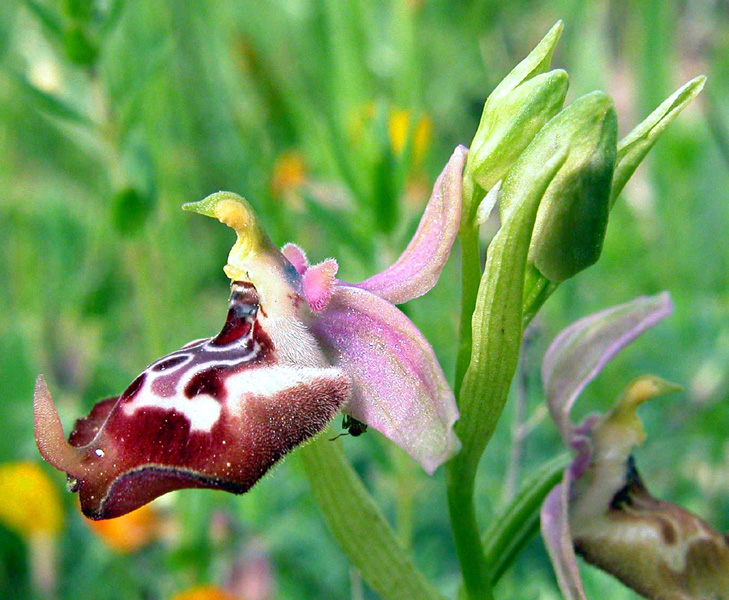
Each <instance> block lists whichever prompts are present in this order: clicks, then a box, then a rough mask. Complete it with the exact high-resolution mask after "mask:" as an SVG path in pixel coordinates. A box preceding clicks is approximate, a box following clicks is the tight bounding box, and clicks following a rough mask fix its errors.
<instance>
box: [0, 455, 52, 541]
mask: <svg viewBox="0 0 729 600" xmlns="http://www.w3.org/2000/svg"><path fill="white" fill-rule="evenodd" d="M0 522H2V523H4V524H5V525H7V526H8V527H9V528H10V529H12V530H14V531H16V532H17V533H19V534H20V535H21V536H23V537H26V538H32V537H35V536H53V535H55V534H57V533H58V532H59V531H60V529H61V525H62V524H63V512H62V508H61V501H60V498H59V494H58V490H57V489H56V487H55V486H54V484H53V482H52V481H51V480H50V478H49V477H48V475H46V473H45V472H44V471H43V469H42V468H41V467H40V466H39V465H37V464H36V463H33V462H16V463H6V464H4V465H0Z"/></svg>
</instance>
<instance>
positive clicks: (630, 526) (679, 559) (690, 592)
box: [570, 457, 729, 600]
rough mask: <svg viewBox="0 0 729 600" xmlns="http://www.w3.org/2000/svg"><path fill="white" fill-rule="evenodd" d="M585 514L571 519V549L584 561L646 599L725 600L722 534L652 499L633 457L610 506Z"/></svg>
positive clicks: (728, 571)
mask: <svg viewBox="0 0 729 600" xmlns="http://www.w3.org/2000/svg"><path fill="white" fill-rule="evenodd" d="M578 493H579V492H578ZM578 501H579V500H578ZM589 512H590V517H589V519H588V520H585V519H580V520H579V521H577V520H575V519H571V521H570V527H571V531H572V535H573V537H574V544H575V550H576V551H577V553H578V554H580V555H581V556H582V557H583V558H584V559H585V560H586V561H587V562H589V563H592V564H593V565H595V566H597V567H599V568H601V569H603V570H604V571H607V572H608V573H610V574H612V575H614V576H615V577H617V578H618V579H620V580H621V581H622V582H623V583H624V584H625V585H627V586H628V587H630V588H631V589H633V590H635V591H636V592H638V593H639V594H641V595H643V596H645V597H646V598H652V599H656V600H688V599H691V600H727V599H729V541H728V540H727V536H725V535H721V534H719V533H718V532H717V531H716V530H714V529H713V528H712V527H711V525H709V524H708V523H706V522H705V521H704V520H703V519H700V518H699V517H697V516H696V515H694V514H693V513H690V512H689V511H687V510H686V509H684V508H682V507H680V506H677V505H675V504H672V503H670V502H665V501H663V500H659V499H657V498H654V497H653V496H652V495H651V494H650V492H649V491H648V490H647V489H646V487H645V485H644V484H643V481H642V479H641V477H640V475H639V474H638V472H637V470H636V469H635V466H634V461H633V459H632V457H631V458H630V459H629V460H628V462H627V463H626V469H625V485H624V486H623V487H622V488H621V489H620V490H618V491H617V492H616V494H615V495H614V496H613V500H612V502H611V503H610V505H609V506H593V507H592V509H591V510H590V511H589Z"/></svg>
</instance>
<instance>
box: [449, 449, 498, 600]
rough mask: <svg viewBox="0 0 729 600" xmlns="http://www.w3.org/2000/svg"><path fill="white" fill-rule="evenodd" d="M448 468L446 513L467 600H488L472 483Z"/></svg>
mask: <svg viewBox="0 0 729 600" xmlns="http://www.w3.org/2000/svg"><path fill="white" fill-rule="evenodd" d="M452 464H453V462H451V463H449V464H448V465H447V470H446V485H447V490H448V511H449V513H450V518H451V530H452V532H453V539H454V542H455V545H456V554H457V555H458V561H459V563H460V565H461V574H462V575H463V583H464V585H465V587H466V591H467V592H468V594H467V597H468V598H469V600H479V599H480V600H491V599H492V598H493V593H492V591H491V583H490V581H491V578H490V576H489V573H488V569H487V565H486V561H485V560H484V553H483V546H482V545H481V538H480V536H479V533H478V532H479V528H478V520H477V519H476V507H475V506H474V503H473V491H474V479H473V478H472V477H470V476H469V474H468V473H466V472H464V470H463V469H456V468H453V467H452V466H451V465H452Z"/></svg>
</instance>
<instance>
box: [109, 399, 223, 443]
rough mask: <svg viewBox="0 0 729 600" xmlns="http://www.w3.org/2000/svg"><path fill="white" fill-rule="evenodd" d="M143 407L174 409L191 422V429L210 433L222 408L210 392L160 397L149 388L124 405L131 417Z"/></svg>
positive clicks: (125, 411)
mask: <svg viewBox="0 0 729 600" xmlns="http://www.w3.org/2000/svg"><path fill="white" fill-rule="evenodd" d="M145 392H146V393H145ZM142 408H159V409H161V410H168V411H174V412H176V413H179V414H181V415H183V416H184V417H185V418H186V419H187V420H188V421H189V422H190V431H205V432H208V433H209V432H210V430H211V429H212V428H213V426H214V425H215V423H217V422H218V419H219V418H220V413H221V410H222V407H221V405H220V402H218V401H217V400H216V399H215V398H213V397H212V396H210V395H209V394H200V395H198V396H195V397H194V398H192V399H190V398H185V397H184V396H181V395H179V394H175V395H174V396H170V397H169V398H160V397H159V396H155V395H154V394H151V393H149V392H148V391H147V390H144V391H142V392H140V393H139V394H138V395H137V397H136V398H134V400H133V401H132V402H130V403H129V404H125V405H124V406H123V409H124V413H125V414H126V415H127V416H129V417H131V416H132V415H134V413H135V412H137V411H138V410H140V409H142Z"/></svg>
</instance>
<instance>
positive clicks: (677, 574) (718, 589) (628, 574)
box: [541, 293, 729, 600]
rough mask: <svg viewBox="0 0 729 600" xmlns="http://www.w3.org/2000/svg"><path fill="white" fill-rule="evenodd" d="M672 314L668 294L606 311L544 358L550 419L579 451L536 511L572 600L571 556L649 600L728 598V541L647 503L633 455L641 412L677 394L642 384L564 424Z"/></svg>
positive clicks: (580, 595)
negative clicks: (590, 389)
mask: <svg viewBox="0 0 729 600" xmlns="http://www.w3.org/2000/svg"><path fill="white" fill-rule="evenodd" d="M671 310H672V307H671V302H670V299H669V297H668V294H665V293H664V294H660V295H657V296H653V297H642V298H638V299H636V300H634V301H633V302H629V303H627V304H624V305H621V306H616V307H613V308H610V309H607V310H604V311H602V312H600V313H597V314H595V315H592V316H590V317H586V318H584V319H581V320H580V321H577V322H576V323H574V324H573V325H571V326H570V327H568V328H567V329H565V330H564V331H563V332H562V333H561V334H560V335H559V336H557V338H556V339H555V340H554V342H552V344H551V346H550V347H549V349H548V350H547V354H546V355H545V358H544V363H543V366H542V378H543V383H544V389H545V393H546V395H547V399H548V402H549V408H550V412H551V414H552V418H553V419H554V421H555V423H556V424H557V427H558V429H559V431H560V434H561V436H562V439H563V440H564V442H565V444H566V445H568V446H569V447H570V448H572V450H574V451H575V453H576V456H575V458H574V460H573V461H572V463H571V464H570V465H569V466H568V467H567V469H566V470H565V472H564V476H563V480H562V483H560V484H558V485H557V486H555V488H554V489H553V490H552V491H551V492H550V494H549V495H548V496H547V498H546V499H545V501H544V504H543V506H542V512H541V519H542V535H543V538H544V541H545V544H546V546H547V550H548V552H549V555H550V558H551V559H552V563H553V565H554V568H555V572H556V574H557V580H558V583H559V586H560V589H561V590H562V593H563V594H564V596H565V598H567V599H568V600H577V599H579V600H584V599H585V598H586V596H585V592H584V589H583V587H582V582H581V579H580V574H579V571H578V568H577V561H576V557H575V553H577V554H580V555H581V556H582V557H583V558H584V559H585V560H586V561H587V562H589V563H592V564H594V565H595V566H597V567H598V568H600V569H602V570H604V571H606V572H608V573H610V574H611V575H613V576H614V577H616V578H617V579H619V580H620V581H622V582H623V583H624V584H625V585H627V586H628V587H630V588H631V589H633V590H635V591H636V592H638V593H640V594H642V595H643V596H645V597H646V598H649V599H652V600H725V599H727V598H729V544H728V543H727V539H726V538H725V537H724V536H722V535H720V534H719V533H717V532H716V531H715V530H714V529H712V528H711V527H710V526H709V525H708V524H707V523H706V522H704V521H703V520H701V519H700V518H698V517H697V516H695V515H693V514H692V513H690V512H688V511H687V510H685V509H683V508H681V507H679V506H676V505H674V504H671V503H669V502H665V501H662V500H658V499H656V498H654V497H653V496H651V494H650V493H649V492H648V490H647V489H646V487H645V485H644V483H643V481H642V479H641V477H640V475H639V474H638V471H637V469H636V467H635V461H634V459H633V456H632V451H633V449H634V448H635V447H636V446H637V445H640V444H641V443H642V442H643V440H644V438H645V433H644V431H643V427H642V425H641V422H640V420H639V418H638V416H637V414H636V409H637V408H638V406H639V405H640V404H642V403H643V402H645V401H646V400H649V399H650V398H653V397H656V396H660V395H664V394H666V393H670V392H673V391H676V390H677V389H679V388H678V387H677V386H675V385H674V384H670V383H668V382H666V381H664V380H662V379H660V378H658V377H655V376H644V377H639V378H638V379H636V380H635V381H633V382H632V383H630V384H629V385H628V387H627V388H626V389H625V391H624V392H623V393H622V394H621V396H620V397H619V399H618V402H617V403H616V405H615V406H614V407H613V409H612V410H611V411H610V412H609V413H607V414H606V415H591V416H588V417H586V418H585V420H584V421H583V422H582V423H581V424H580V425H574V424H573V423H572V422H571V420H570V412H571V410H572V407H573V406H574V403H575V401H576V399H577V397H578V396H579V394H580V393H581V392H582V390H583V389H584V388H585V386H586V385H587V384H588V383H589V382H590V381H592V380H593V379H594V378H595V377H596V376H597V375H598V374H599V373H600V371H601V370H602V369H603V368H604V366H605V365H606V364H607V363H608V362H609V361H610V360H611V359H612V358H613V357H614V356H615V355H616V354H617V353H618V352H620V350H622V349H623V348H624V347H625V346H627V345H628V344H629V343H630V342H632V341H633V340H634V339H636V338H637V337H638V336H639V335H640V334H641V333H643V332H644V331H645V330H647V329H648V328H650V327H651V326H653V325H655V324H656V323H658V322H659V321H660V320H662V319H663V318H665V317H667V316H668V315H669V314H670V313H671Z"/></svg>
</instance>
